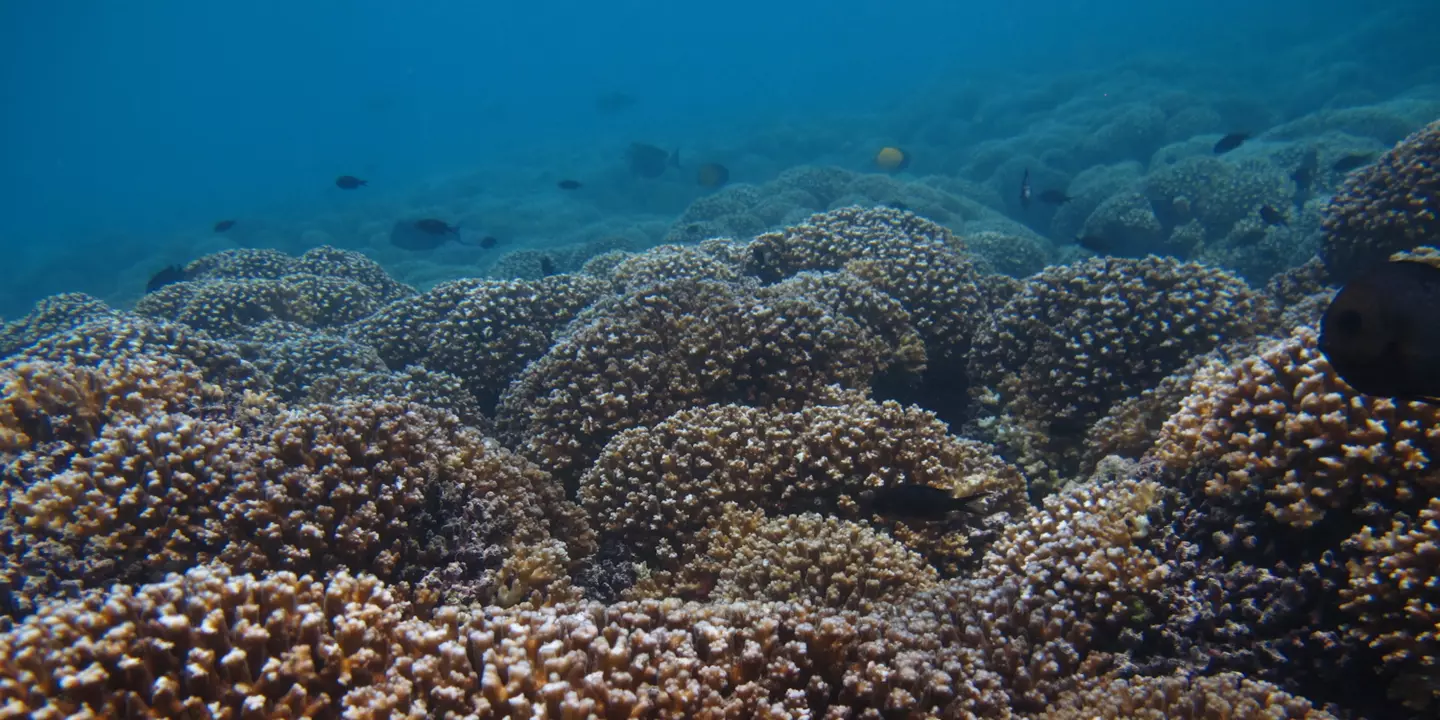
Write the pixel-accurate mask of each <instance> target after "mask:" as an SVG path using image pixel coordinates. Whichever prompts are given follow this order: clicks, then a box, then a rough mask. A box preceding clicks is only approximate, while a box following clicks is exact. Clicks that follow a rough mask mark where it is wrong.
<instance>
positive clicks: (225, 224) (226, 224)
mask: <svg viewBox="0 0 1440 720" xmlns="http://www.w3.org/2000/svg"><path fill="white" fill-rule="evenodd" d="M232 227H235V221H234V220H221V221H220V222H217V223H215V232H217V233H223V232H225V231H226V230H229V229H230V228H232Z"/></svg>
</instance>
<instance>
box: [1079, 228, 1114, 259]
mask: <svg viewBox="0 0 1440 720" xmlns="http://www.w3.org/2000/svg"><path fill="white" fill-rule="evenodd" d="M1075 244H1076V245H1079V246H1080V247H1082V248H1085V249H1086V250H1089V251H1090V252H1093V253H1096V254H1099V255H1106V254H1108V253H1109V252H1110V251H1111V250H1112V249H1114V244H1113V243H1111V242H1110V241H1109V240H1107V239H1106V238H1104V237H1101V236H1099V235H1095V234H1091V233H1081V234H1079V235H1076V236H1075Z"/></svg>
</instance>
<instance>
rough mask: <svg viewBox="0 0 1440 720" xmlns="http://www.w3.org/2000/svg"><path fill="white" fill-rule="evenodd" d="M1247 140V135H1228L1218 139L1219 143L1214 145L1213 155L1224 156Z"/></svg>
mask: <svg viewBox="0 0 1440 720" xmlns="http://www.w3.org/2000/svg"><path fill="white" fill-rule="evenodd" d="M1249 139H1250V134H1249V133H1230V134H1229V135H1226V136H1225V137H1222V138H1220V141H1219V142H1217V143H1215V154H1216V155H1224V154H1225V153H1227V152H1230V151H1231V150H1234V149H1235V148H1238V147H1240V146H1241V145H1244V144H1245V141H1246V140H1249Z"/></svg>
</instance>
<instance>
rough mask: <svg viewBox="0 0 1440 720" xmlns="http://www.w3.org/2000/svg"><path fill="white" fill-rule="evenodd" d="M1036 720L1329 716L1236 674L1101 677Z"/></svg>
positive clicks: (1325, 719) (1326, 719)
mask: <svg viewBox="0 0 1440 720" xmlns="http://www.w3.org/2000/svg"><path fill="white" fill-rule="evenodd" d="M1033 717H1034V718H1036V720H1178V719H1182V718H1183V719H1187V720H1188V719H1192V718H1193V719H1196V720H1198V719H1199V718H1207V719H1212V720H1232V719H1233V720H1241V719H1242V718H1243V719H1245V720H1333V718H1334V716H1333V715H1331V714H1330V713H1327V712H1324V711H1323V710H1320V709H1319V708H1316V707H1314V706H1312V705H1311V704H1310V701H1308V700H1306V699H1304V698H1299V697H1295V696H1293V695H1291V694H1289V693H1287V692H1285V691H1284V690H1281V689H1280V688H1278V687H1276V686H1274V685H1271V684H1270V683H1268V682H1263V681H1256V680H1250V679H1248V678H1246V677H1245V676H1243V675H1241V674H1239V673H1224V674H1221V675H1211V676H1194V675H1186V674H1177V675H1170V676H1165V677H1146V676H1139V677H1133V678H1118V677H1112V678H1102V679H1096V680H1089V681H1086V682H1085V683H1084V684H1083V685H1082V686H1081V687H1079V688H1077V689H1075V690H1073V691H1071V692H1068V693H1066V694H1064V695H1063V696H1061V697H1060V698H1059V699H1058V700H1057V701H1056V702H1055V703H1054V704H1053V705H1051V706H1050V707H1049V708H1047V709H1046V710H1045V712H1043V713H1037V714H1036V715H1034V716H1033Z"/></svg>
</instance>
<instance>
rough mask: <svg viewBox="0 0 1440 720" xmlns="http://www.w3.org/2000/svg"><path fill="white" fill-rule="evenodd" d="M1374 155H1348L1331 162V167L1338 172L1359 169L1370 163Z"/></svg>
mask: <svg viewBox="0 0 1440 720" xmlns="http://www.w3.org/2000/svg"><path fill="white" fill-rule="evenodd" d="M1372 160H1374V157H1373V156H1371V155H1369V154H1366V153H1360V154H1354V155H1346V156H1344V157H1342V158H1340V159H1339V160H1336V161H1335V162H1333V163H1331V164H1330V169H1331V170H1334V171H1335V172H1338V173H1348V172H1350V171H1351V170H1358V169H1360V168H1362V167H1365V166H1366V165H1369V164H1370V163H1371V161H1372Z"/></svg>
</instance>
